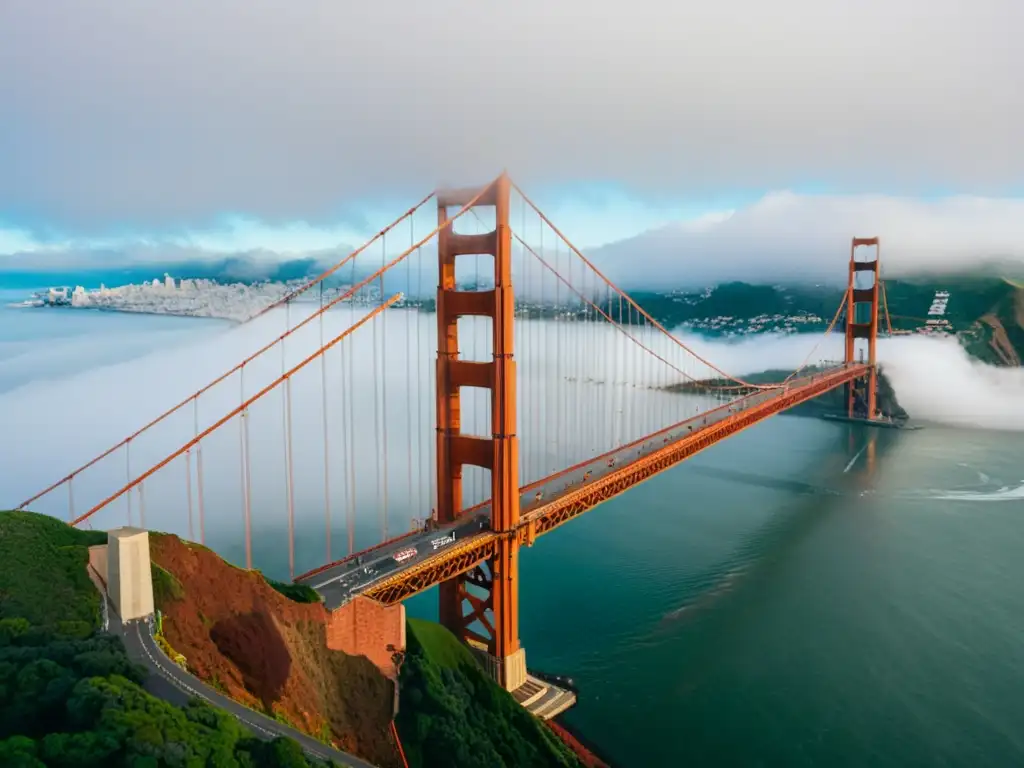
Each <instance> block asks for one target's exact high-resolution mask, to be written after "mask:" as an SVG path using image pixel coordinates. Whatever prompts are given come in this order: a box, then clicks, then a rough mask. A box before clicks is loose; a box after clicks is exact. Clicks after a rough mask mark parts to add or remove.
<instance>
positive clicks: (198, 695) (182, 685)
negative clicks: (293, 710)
mask: <svg viewBox="0 0 1024 768" xmlns="http://www.w3.org/2000/svg"><path fill="white" fill-rule="evenodd" d="M148 633H149V630H148V629H147V634H148ZM135 634H136V636H137V637H138V638H139V645H141V646H142V652H143V653H145V654H146V656H147V657H148V658H149V660H150V661H151V662H152V664H153V666H154V667H155V668H156V669H157V671H158V672H159V673H160V676H161V677H163V678H164V679H165V680H167V681H168V682H169V683H171V685H173V686H175V687H176V688H179V689H180V690H183V691H185V692H186V693H189V694H191V695H192V696H195V697H196V698H197V699H201V700H202V701H205V702H206V703H207V704H210V705H211V706H213V707H216V708H217V709H224V707H220V706H218V705H217V704H216V702H214V701H213V700H212V699H211V698H209V697H208V696H205V695H203V694H202V693H201V692H199V691H197V690H195V689H193V688H192V687H191V686H189V685H187V684H186V683H183V682H181V681H180V680H178V679H177V676H176V675H175V674H173V673H171V672H170V671H168V670H167V669H165V668H164V666H163V665H162V664H161V663H160V662H159V661H157V660H156V658H155V657H154V656H153V654H151V653H150V652H149V648H147V647H146V641H145V640H143V639H142V630H141V629H140V628H139V625H138V624H137V623H136V624H135ZM150 639H152V635H151V634H150ZM154 643H155V641H154ZM157 649H158V650H160V653H161V655H162V654H163V651H162V650H161V649H160V646H157ZM168 661H170V659H168ZM171 663H173V662H171ZM239 706H241V705H239ZM224 711H226V712H228V714H230V715H232V716H233V717H235V719H237V720H239V721H241V722H243V723H245V724H246V725H248V726H249V727H250V728H252V729H254V730H256V731H259V732H260V733H262V734H264V735H265V736H269V737H271V738H274V737H275V736H286V737H287V736H288V735H287V734H286V733H284V732H274V731H268V730H267V729H266V728H263V727H262V726H260V725H257V724H256V723H253V722H252V721H250V720H248V719H246V718H244V717H242V716H241V715H239V714H238V713H237V712H234V711H232V710H224ZM288 738H291V737H288ZM299 745H300V746H301V747H302V748H303V750H305V751H306V752H308V753H310V754H312V755H314V756H316V757H318V758H320V759H321V760H330V759H331V757H330V756H328V755H325V754H323V753H322V752H319V751H318V750H315V749H313V748H312V747H309V746H308V745H306V744H303V743H302V742H299Z"/></svg>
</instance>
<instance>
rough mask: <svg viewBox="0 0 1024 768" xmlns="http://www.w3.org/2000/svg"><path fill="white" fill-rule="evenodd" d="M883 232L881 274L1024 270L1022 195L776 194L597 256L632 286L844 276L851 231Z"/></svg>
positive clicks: (613, 274)
mask: <svg viewBox="0 0 1024 768" xmlns="http://www.w3.org/2000/svg"><path fill="white" fill-rule="evenodd" d="M854 236H856V237H874V236H879V237H880V238H881V259H882V266H883V272H884V274H886V275H887V276H890V277H898V276H901V275H915V274H922V273H925V272H933V273H950V272H970V271H977V270H980V269H988V268H991V269H994V270H997V271H1000V272H1008V273H1010V274H1021V275H1024V198H1021V199H1007V198H1003V199H999V198H982V197H965V196H960V197H950V198H945V199H940V200H934V201H928V200H919V199H910V198H899V197H890V196H885V195H863V196H859V195H858V196H829V195H798V194H793V193H790V192H776V193H772V194H770V195H767V196H765V197H764V198H763V199H762V200H760V201H759V202H757V203H755V204H754V205H752V206H750V207H748V208H744V209H742V210H739V211H736V212H735V213H731V214H729V215H722V216H721V217H718V218H717V220H716V218H715V217H705V218H704V219H703V221H702V224H701V226H698V227H694V226H685V225H684V226H679V225H670V226H667V227H663V228H660V229H657V230H653V231H651V232H647V233H644V234H642V235H639V236H637V237H635V238H630V239H628V240H625V241H621V242H619V243H614V244H611V245H608V246H606V247H604V248H601V249H598V250H596V251H594V252H593V257H594V259H595V261H597V262H598V263H599V264H600V265H601V266H602V267H605V268H607V270H608V273H609V276H610V277H612V279H613V280H616V281H618V282H619V283H620V284H622V285H623V286H624V287H625V286H637V285H654V284H658V285H679V284H691V283H692V284H700V285H704V284H708V283H712V282H715V281H718V280H722V279H747V280H750V281H752V282H759V281H763V282H776V281H785V280H792V279H805V280H821V281H845V279H846V263H847V261H848V259H849V252H850V239H851V238H852V237H854Z"/></svg>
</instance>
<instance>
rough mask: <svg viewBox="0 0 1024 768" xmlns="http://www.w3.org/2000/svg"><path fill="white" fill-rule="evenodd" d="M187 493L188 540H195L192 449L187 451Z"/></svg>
mask: <svg viewBox="0 0 1024 768" xmlns="http://www.w3.org/2000/svg"><path fill="white" fill-rule="evenodd" d="M185 494H186V495H187V496H188V540H189V541H195V540H196V534H195V529H194V528H193V524H192V449H191V448H189V449H188V450H187V451H185Z"/></svg>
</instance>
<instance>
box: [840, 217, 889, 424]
mask: <svg viewBox="0 0 1024 768" xmlns="http://www.w3.org/2000/svg"><path fill="white" fill-rule="evenodd" d="M858 248H862V249H864V250H861V251H858V250H857V249H858ZM868 249H873V252H872V251H870V250H868ZM880 250H881V247H880V240H879V238H877V237H855V238H853V241H852V243H851V245H850V282H849V285H848V286H847V289H846V356H845V360H846V362H847V363H858V362H866V363H868V364H869V365H870V366H871V371H870V373H868V375H867V376H865V377H863V378H861V379H857V380H856V381H853V382H851V383H849V384H848V385H847V386H846V394H847V416H849V417H850V418H861V419H874V418H877V417H878V415H879V412H878V368H877V362H876V347H877V344H878V298H879V286H880V280H881V271H880V259H881V254H880ZM860 254H865V255H866V256H867V257H866V258H860V259H858V256H859V255H860ZM861 340H863V342H866V344H865V343H860V344H858V342H859V341H861ZM865 347H866V348H865ZM865 353H866V360H865V359H864V357H865Z"/></svg>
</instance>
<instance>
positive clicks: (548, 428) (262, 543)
mask: <svg viewBox="0 0 1024 768" xmlns="http://www.w3.org/2000/svg"><path fill="white" fill-rule="evenodd" d="M435 216H436V218H435ZM424 218H426V219H427V223H426V224H424V223H423V220H424ZM878 252H879V242H878V239H877V238H867V239H864V238H855V239H853V241H852V246H851V251H850V261H849V274H848V288H847V290H846V292H845V297H844V300H843V302H842V304H841V306H839V307H837V309H836V313H835V316H834V317H833V318H832V320H831V323H830V324H829V325H828V328H827V330H826V332H825V334H824V335H823V336H822V337H821V338H820V339H819V340H818V342H817V343H816V344H815V345H814V347H813V348H812V349H811V350H809V352H808V355H807V358H806V360H805V361H804V364H803V365H802V366H800V368H798V369H797V370H795V371H793V372H792V373H791V374H790V375H789V376H788V377H787V378H785V380H783V381H779V382H775V383H771V384H764V383H754V382H750V381H746V380H744V379H742V378H740V377H737V376H734V375H730V374H728V373H727V372H725V371H724V370H722V369H721V368H719V367H718V366H716V365H715V364H714V363H712V362H710V361H709V360H707V359H705V358H704V357H702V356H701V355H700V354H698V352H696V351H695V350H693V349H691V348H690V347H688V346H687V345H686V344H685V343H683V341H682V340H680V339H679V338H677V337H675V336H674V335H673V334H672V333H670V332H669V331H668V330H667V329H666V328H665V327H663V326H662V325H661V324H660V323H659V322H658V321H657V320H656V319H655V318H653V317H652V316H650V315H649V314H648V313H647V312H646V311H645V310H644V309H643V308H642V307H641V306H640V305H639V304H637V303H636V302H635V301H634V300H633V299H632V298H630V296H629V295H627V294H626V293H625V292H624V291H622V290H620V289H619V288H618V287H617V286H615V285H614V284H613V283H612V282H611V281H609V280H608V279H607V278H606V277H605V275H604V274H603V273H602V272H601V271H600V270H599V269H598V268H597V267H596V266H595V265H594V264H593V263H591V262H590V261H589V260H588V259H587V258H586V257H585V256H584V255H583V253H582V252H581V251H580V250H579V249H578V248H576V247H575V246H574V245H573V244H572V243H571V242H570V241H569V240H568V239H567V238H566V237H565V236H564V235H563V234H562V232H561V231H560V230H559V229H558V228H557V227H556V226H555V225H554V224H553V223H552V222H551V221H550V220H549V219H548V218H547V217H546V216H545V215H544V213H543V212H542V211H541V210H540V208H538V207H537V206H536V205H535V204H534V203H533V201H532V200H531V199H530V198H529V197H528V196H527V195H526V194H525V193H523V192H522V190H521V189H520V188H519V187H518V186H516V185H515V184H514V183H513V182H512V181H511V180H510V179H509V177H508V176H507V175H505V174H502V175H501V176H499V177H498V178H497V179H495V180H494V181H493V182H491V183H490V184H487V185H486V186H483V187H479V188H472V189H445V190H440V191H437V192H435V193H434V194H432V195H430V196H428V197H426V198H424V199H423V200H421V201H420V202H419V203H418V204H417V205H415V206H414V207H413V208H411V209H410V210H408V211H407V212H406V213H405V214H403V215H402V216H401V217H400V218H399V219H398V220H396V221H395V222H393V223H392V224H390V225H388V226H387V227H385V228H384V229H383V230H381V231H380V232H379V233H378V234H377V235H376V236H375V237H374V238H373V239H371V240H370V241H369V242H368V243H366V244H365V245H363V246H362V247H360V248H358V249H356V250H355V251H353V252H352V253H350V254H349V255H348V256H346V257H345V258H344V259H342V260H340V261H339V262H338V263H336V264H335V265H334V266H332V267H331V268H330V269H328V270H327V271H325V272H324V273H323V274H321V275H319V276H318V277H316V278H315V279H313V280H310V281H309V282H308V283H307V284H305V285H303V286H301V287H300V288H298V289H296V290H295V291H293V292H292V293H291V294H289V295H288V296H286V297H285V298H284V299H282V300H280V301H278V302H275V303H273V304H271V305H268V306H265V307H263V308H262V309H260V310H259V311H257V312H255V314H254V316H253V317H252V318H251V319H250V321H248V323H247V324H246V325H245V326H243V328H249V329H252V334H250V337H252V336H253V334H256V335H260V336H262V337H263V338H264V339H266V338H269V339H270V341H269V342H267V343H264V344H262V345H253V346H255V350H254V351H253V352H252V353H251V354H249V355H247V356H246V357H245V358H244V359H243V360H241V362H239V363H238V364H237V365H235V366H234V367H232V368H231V369H229V370H228V371H226V372H224V373H223V374H221V375H220V376H218V377H216V378H215V379H214V380H213V381H212V382H210V383H209V384H207V385H206V386H204V387H203V388H201V389H199V390H198V391H196V392H195V393H193V394H192V395H190V396H189V397H187V398H185V399H183V400H182V401H181V402H179V403H178V404H177V405H175V406H174V407H172V408H170V409H168V410H167V411H166V412H164V413H163V414H161V415H159V416H158V417H157V418H155V419H153V420H151V421H150V422H149V423H148V424H146V425H145V426H143V427H142V428H141V429H139V430H137V431H136V432H134V433H133V434H132V435H130V436H129V437H128V438H126V439H125V440H123V441H121V442H120V443H118V444H116V445H114V446H112V447H111V448H109V449H108V450H106V451H104V452H103V453H101V454H100V455H98V456H96V457H95V458H93V459H91V460H90V461H88V462H86V463H84V464H83V465H82V466H80V467H79V468H77V469H75V470H74V471H73V472H71V473H69V474H68V475H67V476H66V477H64V478H62V479H61V480H60V481H58V482H56V483H54V484H52V485H50V486H49V487H47V488H46V489H44V490H43V491H41V492H39V493H37V494H35V495H33V496H32V497H31V498H28V499H27V500H26V501H24V502H23V503H22V504H21V505H20V506H19V508H32V509H34V510H36V511H45V512H49V513H50V514H54V515H57V516H61V517H65V518H66V519H67V520H68V521H69V522H70V523H72V524H73V525H76V526H81V525H85V526H97V527H101V528H112V527H116V526H119V525H125V524H127V525H128V526H137V527H142V528H149V529H151V530H163V531H170V532H174V533H178V534H180V535H182V536H185V537H187V538H188V539H190V540H193V541H198V542H200V543H202V544H207V543H210V544H211V545H212V546H214V547H216V548H217V549H218V550H219V551H221V552H222V553H225V552H226V551H229V550H230V551H235V552H237V553H238V557H237V558H236V559H241V558H242V557H244V563H245V566H246V567H247V568H254V567H261V568H264V569H268V568H269V569H273V568H275V567H278V566H277V565H276V564H278V563H279V564H280V568H281V569H282V570H283V568H284V565H283V563H284V559H285V557H286V558H287V569H288V575H289V577H291V578H292V579H293V580H295V581H298V582H300V583H303V584H307V585H309V586H311V587H313V588H314V589H316V590H317V591H319V592H320V594H321V595H322V596H323V598H324V603H325V607H326V608H327V609H328V610H329V611H332V612H341V611H344V610H346V607H347V606H349V605H351V604H352V603H353V601H357V600H364V601H365V600H370V601H373V602H374V603H375V604H379V605H383V606H392V605H396V604H399V603H401V601H403V600H405V599H407V598H408V597H410V596H412V595H414V594H417V593H419V592H422V591H424V590H426V589H429V588H431V587H433V586H435V585H437V586H438V587H439V590H438V599H439V601H440V619H441V622H442V623H443V624H444V625H445V626H447V627H448V628H449V629H450V630H452V631H453V632H454V633H455V634H456V635H457V636H458V637H460V638H461V639H462V640H463V641H465V642H466V643H468V644H470V645H471V647H473V648H475V649H476V650H477V651H478V654H479V655H481V657H482V658H483V659H484V660H485V662H486V666H487V668H488V670H489V671H490V673H491V675H492V676H493V677H494V679H495V680H496V681H497V682H498V683H500V684H501V685H502V686H504V687H505V688H506V689H507V690H510V691H517V690H520V689H522V688H523V687H524V686H525V685H526V684H527V677H528V675H527V670H526V660H525V650H524V649H523V648H522V647H521V645H520V641H519V617H520V603H519V588H518V573H519V552H520V549H521V548H522V547H529V546H532V545H533V544H534V543H535V542H536V540H537V539H538V538H539V537H541V536H543V535H545V534H547V533H550V532H551V531H553V530H555V529H556V528H558V527H560V526H562V525H564V524H566V523H568V522H569V521H571V520H573V519H574V518H576V517H578V516H579V515H582V514H583V513H585V512H587V511H588V510H590V509H593V508H594V507H596V506H598V505H599V504H601V503H602V502H604V501H607V500H608V499H610V498H612V497H614V496H617V495H619V494H622V493H625V492H626V491H628V490H629V489H630V488H632V487H633V486H635V485H637V484H638V483H641V482H643V481H645V480H647V479H648V478H650V477H652V476H654V475H656V474H658V473H660V472H663V471H665V470H667V469H669V468H671V467H673V466H675V465H676V464H678V463H680V462H682V461H684V460H686V459H687V458H689V457H691V456H693V455H695V454H696V453H698V452H700V451H703V450H705V449H707V448H710V447H711V446H713V445H715V444H717V443H719V442H721V441H722V440H725V439H726V438H728V437H730V436H732V435H735V434H737V433H738V432H741V431H742V430H744V429H747V428H748V427H751V426H754V425H756V424H758V423H759V422H761V421H763V420H765V419H767V418H770V417H771V416H773V415H775V414H777V413H781V412H783V411H786V410H787V409H790V408H792V407H794V406H797V405H799V404H801V403H803V402H806V401H808V400H811V399H813V398H815V397H818V396H819V395H822V394H824V393H826V392H829V391H831V390H834V389H837V388H843V389H844V390H845V392H846V396H845V402H846V403H847V414H846V415H847V416H848V417H850V418H858V419H865V420H873V419H875V418H876V417H877V415H878V407H877V402H876V401H877V378H876V366H875V346H876V340H877V336H878V317H879V311H878V310H879V296H880V285H881V282H880V274H879V253H878ZM865 256H866V257H865ZM637 258H638V259H640V258H642V255H639V254H638V255H637ZM840 320H842V321H843V322H842V323H840ZM840 325H842V326H843V331H842V333H843V334H845V345H844V353H845V354H844V359H843V360H841V361H838V362H828V361H825V360H823V359H819V358H820V353H818V350H819V349H820V348H821V346H820V345H821V341H822V340H823V339H824V338H826V337H828V336H829V335H830V334H831V333H832V332H833V331H834V329H836V328H837V327H839V326H840ZM250 337H247V338H250ZM816 354H819V358H816V357H815V355H816ZM197 364H198V361H197ZM396 521H401V522H398V523H397V524H396ZM396 534H397V535H396ZM237 542H242V543H241V544H236V543H237ZM243 553H244V554H243ZM300 571H304V572H303V573H301V574H299V572H300Z"/></svg>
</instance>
